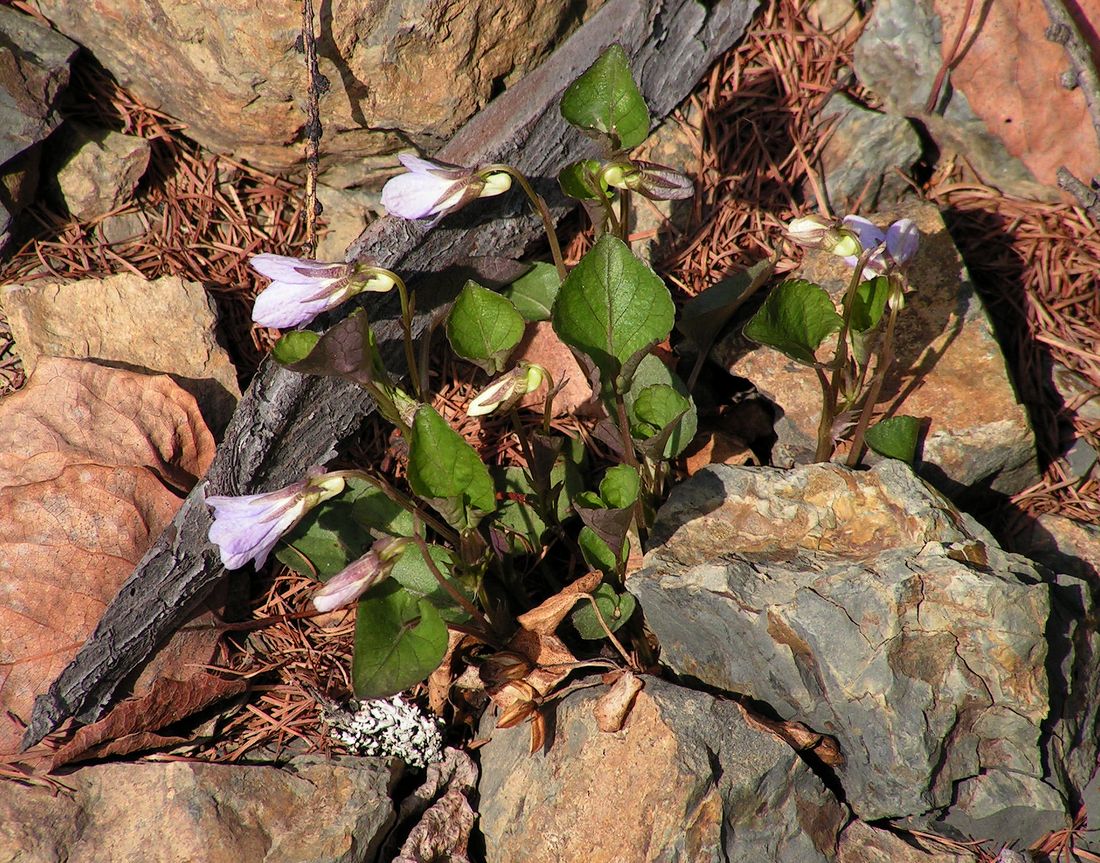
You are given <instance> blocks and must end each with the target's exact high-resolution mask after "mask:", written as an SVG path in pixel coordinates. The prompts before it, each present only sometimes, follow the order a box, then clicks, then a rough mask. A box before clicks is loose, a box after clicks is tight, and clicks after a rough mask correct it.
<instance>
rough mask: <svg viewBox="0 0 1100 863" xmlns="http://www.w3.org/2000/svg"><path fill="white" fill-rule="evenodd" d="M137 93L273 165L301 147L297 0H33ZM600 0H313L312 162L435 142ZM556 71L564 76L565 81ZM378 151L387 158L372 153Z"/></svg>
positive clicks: (376, 165) (245, 155) (366, 166)
mask: <svg viewBox="0 0 1100 863" xmlns="http://www.w3.org/2000/svg"><path fill="white" fill-rule="evenodd" d="M34 5H35V7H36V8H37V9H38V10H39V11H41V12H42V13H43V14H44V15H45V16H46V17H47V18H48V19H50V21H51V22H53V23H54V25H55V26H56V27H57V29H58V30H60V31H61V32H62V33H64V34H67V35H69V36H70V37H71V38H73V39H75V40H78V41H79V42H80V43H81V44H82V45H84V46H85V47H86V48H88V49H89V50H90V51H91V52H92V53H93V54H94V55H95V57H96V59H97V60H98V61H99V62H100V63H102V64H103V65H104V66H105V67H106V68H107V69H108V70H110V72H111V73H112V74H113V75H114V76H115V78H116V79H117V80H118V81H119V83H120V84H122V86H124V87H126V88H127V89H129V90H130V91H131V92H132V93H133V94H134V95H135V96H136V97H137V98H138V99H140V100H142V101H144V102H145V103H147V104H150V105H153V106H155V107H157V108H159V109H160V110H162V111H164V112H165V113H167V114H169V115H170V116H172V117H175V118H177V119H180V120H182V121H183V122H185V123H186V124H187V134H188V135H189V136H191V137H192V138H194V139H195V140H197V141H198V142H199V143H201V144H202V145H204V146H206V147H208V148H210V149H212V150H215V151H217V152H220V153H231V154H233V155H234V156H235V157H236V158H238V159H243V160H245V161H248V162H251V163H254V164H256V165H259V166H262V167H265V168H268V169H272V170H279V171H282V170H286V169H288V168H292V167H295V166H299V165H301V163H302V160H303V147H302V140H303V135H302V129H303V126H304V125H305V122H306V116H305V113H304V111H303V109H302V105H304V104H305V99H306V72H305V61H304V59H303V57H302V55H301V54H300V53H298V51H296V50H295V40H296V39H298V38H300V35H299V34H300V31H301V27H302V4H301V3H300V2H298V0H275V2H266V3H224V2H221V0H192V2H183V0H154V2H146V0H112V2H109V3H108V2H91V3H74V2H71V0H34ZM599 5H600V0H584V2H580V3H572V2H565V0H507V2H504V3H496V2H488V0H466V2H460V3H456V2H450V0H381V2H374V0H333V2H324V3H315V4H314V8H316V9H317V10H318V19H317V26H316V33H317V54H318V63H319V65H320V71H321V73H322V74H323V75H324V76H325V77H326V78H327V79H328V82H329V89H328V91H327V93H325V94H324V95H323V96H322V98H321V100H320V116H321V118H322V122H323V123H324V133H325V134H324V137H323V138H322V141H321V165H322V171H323V173H325V174H326V175H327V178H328V182H329V183H330V185H335V186H341V187H346V186H352V185H356V184H358V183H360V182H362V181H363V180H364V179H366V178H367V177H371V176H373V175H375V174H376V173H377V172H378V170H379V169H380V168H383V169H384V168H388V167H390V166H393V165H395V164H396V162H395V161H394V160H393V159H392V158H391V157H388V156H386V155H385V154H389V153H393V152H394V151H395V150H396V149H397V148H398V147H401V146H405V145H407V143H408V142H409V141H412V142H414V143H416V144H418V145H420V146H424V147H426V148H429V149H431V148H433V147H434V146H437V145H438V144H439V143H440V142H442V141H444V140H446V139H447V138H448V137H450V135H451V134H452V133H453V132H454V131H455V130H456V129H457V128H458V127H459V126H460V125H461V124H462V123H463V122H464V121H465V120H466V119H467V118H469V117H470V116H472V115H473V114H474V113H475V112H476V111H477V110H478V109H480V108H481V107H482V106H483V105H484V104H485V103H486V102H488V101H489V99H490V97H491V96H492V95H493V94H494V91H495V90H496V89H498V88H499V87H501V86H506V85H508V84H510V83H511V82H513V81H515V80H517V79H518V78H520V77H522V75H523V74H524V73H525V72H526V71H527V70H529V69H531V68H533V67H534V66H536V65H537V64H538V63H539V62H540V61H541V60H542V59H543V58H544V57H545V56H546V54H547V53H548V52H549V51H550V50H551V49H552V48H553V47H554V46H555V43H556V42H557V41H558V40H560V39H561V38H562V37H563V36H564V35H565V34H567V33H568V32H569V31H570V30H572V29H573V28H574V27H575V26H576V25H578V24H579V23H580V21H581V19H582V18H583V17H584V16H586V15H587V14H589V13H590V12H592V11H594V10H595V9H596V8H597V7H598V6H599ZM563 84H564V82H563ZM380 156H382V157H383V158H379V157H380Z"/></svg>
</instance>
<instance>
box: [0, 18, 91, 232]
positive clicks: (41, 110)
mask: <svg viewBox="0 0 1100 863" xmlns="http://www.w3.org/2000/svg"><path fill="white" fill-rule="evenodd" d="M76 51H77V46H76V44H75V43H73V42H70V41H69V40H68V39H66V38H65V37H64V36H62V35H61V34H60V33H56V32H54V31H53V30H51V29H50V28H49V27H46V26H43V25H42V24H40V23H39V22H38V21H36V20H35V19H34V18H32V17H31V16H29V15H24V14H23V13H21V12H17V11H16V10H14V9H12V8H10V7H8V6H0V184H2V188H0V245H3V244H4V243H5V242H7V240H8V238H9V236H10V235H9V228H10V227H11V222H12V220H13V219H14V218H15V217H16V216H17V215H18V214H19V212H20V211H21V210H22V209H23V207H25V206H26V205H27V204H28V203H29V202H30V200H31V198H32V196H33V195H34V191H35V188H36V187H37V184H38V161H39V149H38V147H36V146H35V145H36V144H38V143H39V142H41V141H43V140H45V138H46V137H47V136H48V135H49V134H50V133H51V132H53V131H54V129H56V128H57V127H58V126H59V125H60V124H61V117H60V116H59V115H58V113H57V110H56V102H57V97H58V94H59V93H60V92H61V91H62V90H64V88H65V87H66V86H67V85H68V83H69V62H70V61H71V60H72V58H73V56H74V55H75V54H76Z"/></svg>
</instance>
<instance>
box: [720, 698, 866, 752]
mask: <svg viewBox="0 0 1100 863" xmlns="http://www.w3.org/2000/svg"><path fill="white" fill-rule="evenodd" d="M738 707H739V708H740V709H741V715H742V716H744V717H745V722H746V723H747V724H748V725H749V727H750V728H755V729H756V730H758V731H766V732H768V733H769V734H773V735H775V736H776V737H778V738H779V739H780V740H782V741H783V742H784V743H786V744H787V745H788V746H790V747H791V748H792V749H794V750H795V751H797V752H812V753H813V754H814V755H816V756H817V757H818V758H820V759H821V762H822V763H823V764H827V765H828V766H830V767H842V766H843V765H844V753H843V752H841V751H840V746H839V745H838V744H837V742H836V738H834V737H830V736H829V735H828V734H821V733H820V732H817V731H814V730H813V729H811V728H809V727H807V726H806V725H803V724H802V723H801V722H796V721H794V720H793V719H792V720H789V721H786V722H783V721H781V720H776V719H768V718H767V717H766V716H762V715H760V714H759V713H756V712H755V711H753V710H749V709H748V708H747V707H745V706H744V705H743V704H739V705H738Z"/></svg>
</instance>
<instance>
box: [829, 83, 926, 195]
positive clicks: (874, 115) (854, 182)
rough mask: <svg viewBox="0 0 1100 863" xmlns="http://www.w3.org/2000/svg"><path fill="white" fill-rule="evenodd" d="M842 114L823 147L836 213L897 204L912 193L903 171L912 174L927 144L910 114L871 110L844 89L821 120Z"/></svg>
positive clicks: (830, 103) (833, 100)
mask: <svg viewBox="0 0 1100 863" xmlns="http://www.w3.org/2000/svg"><path fill="white" fill-rule="evenodd" d="M834 117H835V118H839V119H837V120H835V121H834V122H835V123H836V125H835V126H834V127H833V130H832V134H831V135H830V137H829V139H828V141H827V143H826V144H825V147H824V148H823V149H822V151H821V164H822V168H823V169H824V174H825V178H824V179H825V191H826V194H827V196H828V198H829V203H830V205H831V206H832V208H833V210H834V211H835V212H840V213H846V212H851V211H852V208H853V206H854V204H855V202H856V201H857V200H858V201H860V202H861V205H862V209H864V210H867V209H869V208H874V207H877V206H878V205H879V204H880V203H894V202H896V201H897V200H898V199H899V198H901V197H902V195H903V194H904V193H905V192H907V191H909V188H910V187H909V184H908V183H906V182H905V180H904V179H903V177H902V176H901V175H899V174H898V173H897V170H895V169H898V170H900V171H901V172H902V174H908V172H909V170H910V169H911V168H912V167H913V163H914V162H916V161H917V159H919V158H920V155H921V142H920V136H919V135H918V134H917V132H916V130H915V129H914V128H913V125H912V124H911V123H910V122H909V121H908V120H906V119H905V118H904V117H898V116H896V115H893V114H882V113H879V112H878V111H870V110H868V109H867V108H864V107H863V106H862V105H860V104H859V103H857V102H855V101H854V100H853V99H850V98H849V97H848V96H846V95H844V94H843V93H836V94H834V95H833V96H832V97H831V98H830V99H829V101H828V102H826V103H825V105H824V106H823V107H822V109H821V113H820V119H821V120H822V121H827V120H829V119H830V118H834Z"/></svg>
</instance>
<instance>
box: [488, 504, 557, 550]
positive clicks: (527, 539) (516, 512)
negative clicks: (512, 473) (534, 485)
mask: <svg viewBox="0 0 1100 863" xmlns="http://www.w3.org/2000/svg"><path fill="white" fill-rule="evenodd" d="M494 525H495V526H496V527H497V528H498V530H499V531H500V533H501V534H502V535H503V536H504V537H505V538H506V540H507V541H508V547H509V548H510V549H511V550H512V553H513V554H536V553H538V552H539V551H541V550H542V535H543V533H545V532H546V522H544V521H543V520H542V517H541V516H540V515H539V513H538V510H536V509H535V508H534V507H533V506H531V505H530V504H528V503H524V502H523V501H520V500H506V501H504V502H503V503H502V504H500V506H498V507H497V516H496V520H495V521H494Z"/></svg>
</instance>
